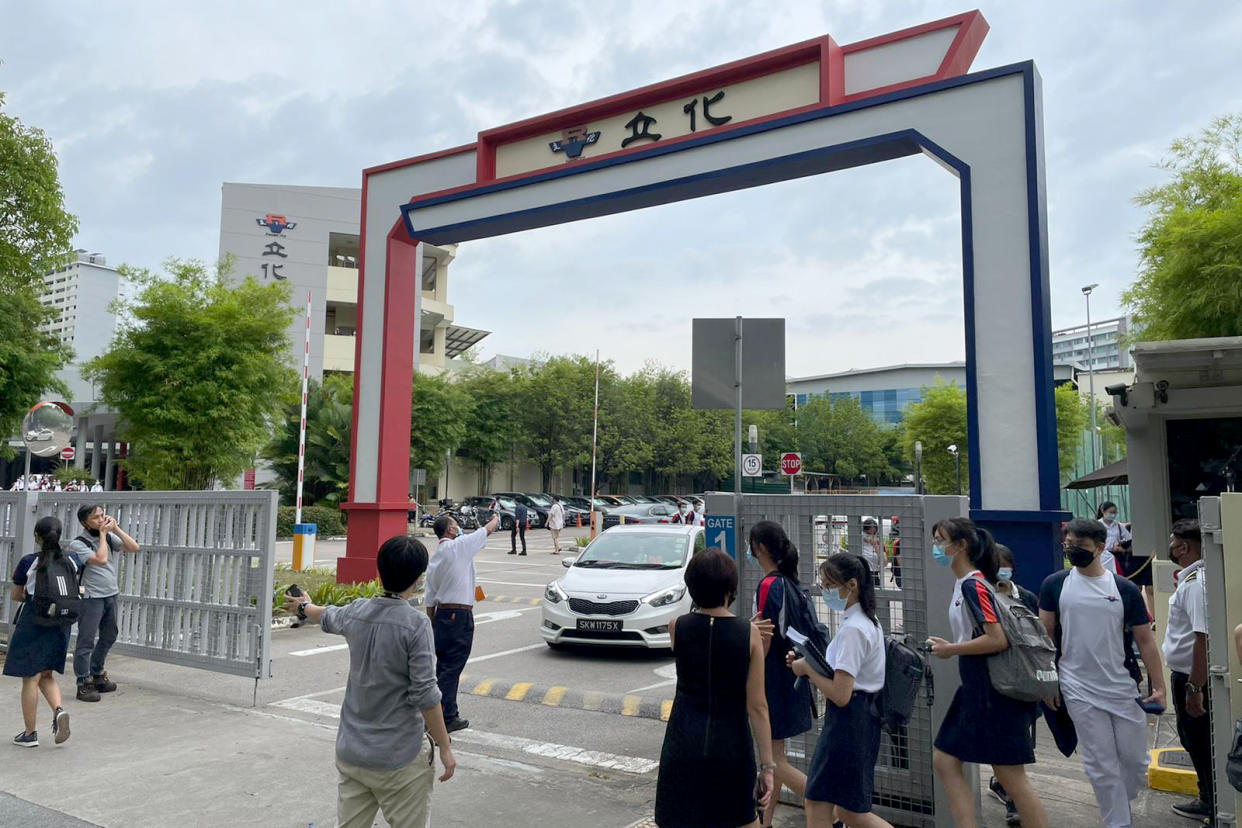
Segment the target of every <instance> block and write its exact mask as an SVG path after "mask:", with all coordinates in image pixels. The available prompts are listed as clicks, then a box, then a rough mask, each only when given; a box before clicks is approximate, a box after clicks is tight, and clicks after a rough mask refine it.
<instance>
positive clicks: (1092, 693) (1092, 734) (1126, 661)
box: [1039, 518, 1165, 828]
mask: <svg viewBox="0 0 1242 828" xmlns="http://www.w3.org/2000/svg"><path fill="white" fill-rule="evenodd" d="M1107 538H1108V532H1107V530H1106V529H1105V528H1104V525H1103V524H1102V523H1100V522H1099V521H1096V520H1088V519H1087V518H1074V519H1073V520H1071V521H1070V522H1069V525H1068V526H1066V527H1065V546H1066V555H1067V557H1068V558H1069V562H1070V564H1071V565H1072V567H1073V568H1072V569H1068V570H1061V571H1060V572H1054V573H1052V574H1051V575H1049V576H1048V577H1047V578H1046V579H1044V583H1043V586H1042V587H1040V590H1039V617H1040V620H1041V621H1043V622H1044V628H1045V629H1047V631H1048V635H1049V636H1050V637H1051V638H1052V640H1053V641H1055V642H1056V644H1057V650H1058V652H1059V653H1060V657H1059V659H1058V661H1057V673H1058V675H1059V676H1060V678H1061V699H1060V700H1059V702H1060V703H1064V704H1065V707H1066V710H1067V711H1068V712H1069V716H1070V719H1072V720H1073V722H1074V730H1076V731H1077V733H1078V754H1079V755H1080V756H1081V757H1082V766H1083V770H1085V771H1086V772H1087V778H1088V779H1089V780H1090V781H1091V787H1092V788H1093V789H1094V790H1095V799H1096V802H1097V804H1098V805H1099V807H1100V816H1101V817H1103V820H1104V824H1105V825H1106V826H1108V828H1129V826H1130V824H1131V814H1130V802H1131V800H1133V799H1134V798H1135V797H1136V796H1138V793H1139V791H1140V790H1141V789H1142V788H1143V787H1145V786H1146V779H1147V762H1148V758H1147V714H1146V713H1145V712H1144V710H1143V708H1142V707H1140V704H1144V703H1146V704H1152V705H1158V706H1159V707H1160V708H1163V707H1164V698H1165V695H1164V674H1163V667H1162V665H1161V663H1160V651H1159V650H1158V649H1157V647H1156V639H1155V636H1154V635H1153V634H1152V631H1151V626H1150V624H1151V619H1150V618H1149V617H1148V615H1147V608H1146V607H1145V606H1144V605H1143V596H1142V595H1141V594H1140V593H1139V589H1138V587H1136V586H1135V585H1134V584H1132V583H1130V582H1129V581H1127V580H1126V579H1125V578H1123V577H1122V576H1120V575H1118V574H1117V573H1116V572H1109V571H1107V570H1106V569H1105V567H1104V565H1103V563H1102V562H1101V560H1100V558H1101V555H1102V554H1103V552H1104V544H1105V541H1106V540H1107ZM1135 644H1137V645H1138V649H1139V653H1140V654H1141V655H1142V657H1143V663H1144V664H1145V665H1146V666H1147V676H1148V679H1149V680H1150V681H1151V684H1152V687H1153V692H1152V694H1151V695H1150V696H1148V697H1147V698H1143V694H1142V693H1141V692H1140V691H1139V685H1138V681H1139V677H1140V674H1139V670H1138V665H1137V664H1135V663H1134V645H1135ZM1053 703H1054V704H1057V703H1058V700H1054V702H1053Z"/></svg>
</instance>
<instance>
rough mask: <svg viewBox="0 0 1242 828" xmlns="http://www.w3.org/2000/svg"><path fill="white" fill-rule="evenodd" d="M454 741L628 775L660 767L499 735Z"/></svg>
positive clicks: (464, 733) (472, 734)
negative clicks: (622, 772)
mask: <svg viewBox="0 0 1242 828" xmlns="http://www.w3.org/2000/svg"><path fill="white" fill-rule="evenodd" d="M453 739H454V740H455V741H460V742H465V743H467V744H474V745H484V746H486V747H493V748H502V749H508V750H517V751H521V752H522V753H529V754H531V755H532V756H544V757H547V758H548V759H560V760H562V761H565V762H576V763H578V764H580V765H590V766H592V767H596V768H608V769H610V770H619V771H624V772H626V773H650V772H651V771H653V770H655V769H656V768H658V767H660V763H659V762H655V761H652V760H650V759H642V758H640V757H637V756H619V755H617V754H615V753H605V752H603V751H599V750H587V749H586V748H580V747H573V746H571V745H558V744H555V743H554V742H537V741H535V740H534V739H525V738H523V737H521V736H505V735H503V734H500V733H487V732H485V731H480V730H469V729H467V730H459V731H457V733H456V734H455V735H454V736H453Z"/></svg>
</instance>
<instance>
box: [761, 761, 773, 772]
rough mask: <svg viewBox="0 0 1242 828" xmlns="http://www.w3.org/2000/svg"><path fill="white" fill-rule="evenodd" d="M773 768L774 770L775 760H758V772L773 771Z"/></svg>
mask: <svg viewBox="0 0 1242 828" xmlns="http://www.w3.org/2000/svg"><path fill="white" fill-rule="evenodd" d="M774 770H776V763H775V762H760V763H759V772H760V773H763V772H764V771H774Z"/></svg>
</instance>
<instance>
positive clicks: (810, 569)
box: [707, 495, 977, 828]
mask: <svg viewBox="0 0 1242 828" xmlns="http://www.w3.org/2000/svg"><path fill="white" fill-rule="evenodd" d="M707 512H708V514H709V515H725V514H735V512H734V508H733V495H709V496H708V501H707ZM964 514H966V501H965V499H964V498H958V497H917V496H881V495H792V496H791V495H743V496H742V506H741V513H740V514H737V515H736V517H737V546H738V548H739V549H740V550H742V553H741V557H742V558H743V559H744V560H743V561H739V570H740V584H739V590H740V592H741V595H740V596H739V599H738V604H739V606H738V609H737V612H738V614H739V615H741V614H742V613H743V612H744V613H746V614H747V616H749V615H750V614H752V613H753V602H754V593H755V588H756V587H757V586H758V583H759V581H760V579H761V578H762V577H763V573H762V572H760V571H759V567H758V564H757V563H756V562H755V560H754V559H753V558H751V557H749V556H748V555H746V554H745V550H746V548H747V543H746V533H747V531H749V527H750V526H752V525H754V523H755V522H757V521H759V520H774V521H776V522H777V523H779V524H781V525H782V526H783V527H784V528H785V531H786V533H787V534H788V535H789V537H790V539H791V540H792V541H793V542H794V544H795V545H796V546H797V547H798V550H799V557H798V577H799V580H800V581H801V582H802V584H803V585H804V586H806V587H807V588H808V590H809V591H810V593H811V595H812V600H813V603H814V605H815V608H816V612H817V614H818V616H819V617H820V619H821V620H823V622H824V623H825V624H826V625H827V626H828V629H829V631H830V632H832V633H833V634H835V632H836V629H837V627H838V626H839V625H840V621H841V618H840V615H841V614H840V613H836V612H832V611H831V610H829V609H828V608H827V606H826V605H825V604H824V602H823V599H822V598H821V596H820V588H819V585H818V578H817V577H816V571H817V570H818V568H819V564H820V562H821V561H823V560H824V559H825V558H827V557H828V556H829V555H831V554H833V553H835V552H837V551H839V550H846V551H848V550H851V549H852V550H856V551H857V550H859V549H861V548H862V522H863V520H864V519H865V518H873V519H875V520H876V522H877V524H878V525H879V526H881V527H882V528H883V530H884V534H885V536H887V538H888V546H889V547H890V549H891V547H892V541H893V540H897V541H899V544H898V545H897V546H896V548H895V549H896V551H897V552H898V553H899V555H898V556H894V557H893V558H892V559H891V560H890V561H889V562H888V563H889V564H890V565H889V566H886V568H885V571H884V576H883V584H882V588H881V589H879V590H877V593H876V599H877V600H876V603H877V614H878V616H879V619H880V623H881V625H882V626H883V627H884V631H885V633H887V634H899V635H904V636H905V637H906V640H907V641H908V642H909V643H910V644H911V645H912V646H917V645H918V644H920V643H921V642H923V641H925V640H926V639H927V637H928V636H930V635H935V636H939V637H942V638H946V639H949V640H952V638H953V636H952V633H951V632H950V630H949V621H948V612H947V607H948V602H949V600H950V595H951V593H952V590H953V585H954V581H955V579H954V576H953V573H952V571H951V570H949V569H947V568H945V567H936V566H932V565H931V552H930V550H931V530H932V527H933V526H934V525H935V523H936V521H938V520H940V519H941V518H945V517H951V516H957V515H964ZM891 564H897V566H892V565H891ZM929 661H930V662H932V663H931V664H930V667H931V681H930V682H929V683H928V684H927V685H926V687H925V695H924V699H923V701H922V702H921V703H920V704H919V705H918V706H916V708H915V711H914V715H913V717H912V718H911V720H910V723H909V724H908V725H907V727H906V730H905V732H904V733H902V734H900V735H899V736H889V735H888V734H884V736H883V737H882V739H881V744H880V758H879V762H878V764H877V766H876V774H875V798H874V808H875V811H876V813H877V814H879V815H880V816H883V817H885V818H886V819H888V820H889V821H890V822H893V823H895V824H898V825H911V826H927V828H932V826H934V825H935V824H936V814H937V813H939V814H942V815H943V817H944V819H947V818H948V814H949V807H948V799H947V798H946V796H945V793H944V789H943V788H942V787H941V786H940V785H939V783H938V781H937V779H936V777H935V774H934V773H933V771H932V743H933V740H934V739H935V735H936V729H937V728H938V727H939V724H940V722H941V721H942V720H943V718H944V715H945V712H946V711H947V710H948V707H949V702H950V701H952V699H953V694H954V692H956V690H957V687H958V685H959V683H960V680H959V677H958V668H957V663H956V661H955V660H948V661H940V660H938V659H929ZM816 695H817V696H818V695H819V694H818V691H816ZM817 703H818V705H819V709H820V710H821V711H822V710H823V709H824V703H825V702H824V699H823V698H822V697H820V698H817ZM820 724H821V722H817V723H816V725H815V727H813V728H812V729H811V731H810V732H808V733H806V734H803V735H802V736H798V737H795V738H793V739H789V740H787V741H786V751H787V753H788V755H789V758H790V761H791V762H792V764H793V765H794V766H795V767H798V768H800V769H801V770H803V771H806V770H807V768H808V766H809V764H810V757H811V755H812V754H813V753H814V751H815V742H816V740H817V739H818V738H819V730H820ZM971 778H973V777H971ZM976 795H977V792H976ZM783 799H784V801H787V802H793V803H797V802H798V801H799V800H798V799H797V798H796V797H794V796H793V795H792V794H790V793H788V792H785V794H784V795H783ZM942 821H943V820H942Z"/></svg>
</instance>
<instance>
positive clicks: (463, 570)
mask: <svg viewBox="0 0 1242 828" xmlns="http://www.w3.org/2000/svg"><path fill="white" fill-rule="evenodd" d="M486 545H487V527H485V526H480V527H479V528H478V529H475V530H474V531H473V532H471V533H470V534H469V535H458V536H457V537H455V538H453V539H452V540H442V541H440V545H439V546H437V547H436V553H435V554H434V555H432V556H431V563H430V564H428V565H427V587H426V590H425V591H424V593H423V604H424V605H425V606H428V607H433V606H435V605H436V604H465V605H466V606H470V607H473V606H474V579H475V572H474V556H475V555H477V554H479V551H480V550H482V549H483V547H484V546H486Z"/></svg>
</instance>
